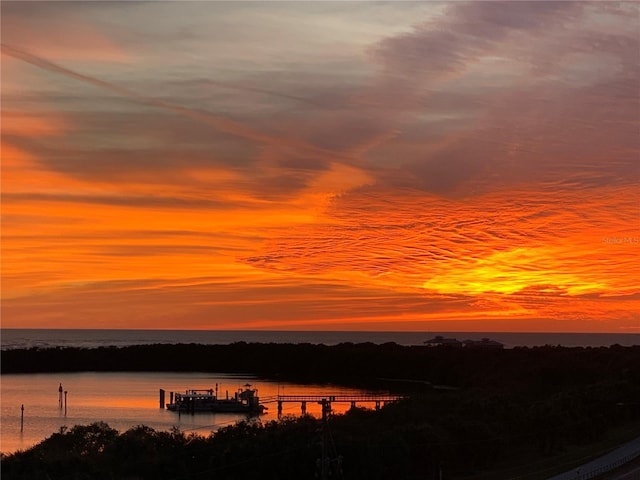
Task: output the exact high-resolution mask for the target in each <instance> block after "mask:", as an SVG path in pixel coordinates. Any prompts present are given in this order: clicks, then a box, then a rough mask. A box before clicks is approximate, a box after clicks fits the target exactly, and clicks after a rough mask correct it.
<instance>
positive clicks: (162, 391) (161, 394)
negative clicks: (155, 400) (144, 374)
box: [160, 388, 164, 408]
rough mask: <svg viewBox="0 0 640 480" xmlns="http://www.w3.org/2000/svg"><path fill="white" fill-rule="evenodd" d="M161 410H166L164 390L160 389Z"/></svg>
mask: <svg viewBox="0 0 640 480" xmlns="http://www.w3.org/2000/svg"><path fill="white" fill-rule="evenodd" d="M160 408H164V390H163V389H162V388H161V389H160Z"/></svg>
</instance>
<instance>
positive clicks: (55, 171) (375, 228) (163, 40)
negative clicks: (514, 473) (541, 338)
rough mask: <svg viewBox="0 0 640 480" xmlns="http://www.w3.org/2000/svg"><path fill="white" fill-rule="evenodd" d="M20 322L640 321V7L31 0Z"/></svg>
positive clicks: (19, 92)
mask: <svg viewBox="0 0 640 480" xmlns="http://www.w3.org/2000/svg"><path fill="white" fill-rule="evenodd" d="M1 8H2V145H1V148H2V150H1V153H2V164H1V169H2V171H1V173H2V179H1V180H2V185H1V187H2V244H1V250H2V252H1V253H2V285H1V288H2V327H3V328H135V329H144V328H148V329H168V328H176V329H231V330H241V329H274V330H278V329H280V330H286V329H291V330H296V329H310V330H314V329H317V330H322V329H324V330H379V329H383V330H429V329H431V330H436V329H438V330H441V331H497V330H500V331H514V332H518V331H556V332H561V331H566V332H629V333H638V332H640V274H639V273H638V272H640V135H639V132H640V121H639V120H640V114H639V112H640V94H639V90H638V86H639V85H640V63H639V62H638V58H637V53H638V51H639V50H640V34H639V32H638V29H637V24H638V21H639V20H640V7H639V6H638V5H637V4H633V3H610V2H606V3H598V2H594V3H589V2H581V3H577V4H574V3H568V2H506V3H499V2H470V3H462V2H451V3H430V2H407V3H399V2H392V3H384V4H379V3H373V2H372V3H368V2H364V3H355V2H343V3H342V2H330V3H325V2H301V3H287V4H284V3H276V2H264V3H245V2H240V3H233V2H229V3H227V2H194V3H189V2H187V3H182V2H162V3H144V2H140V3H138V2H126V3H117V4H115V3H114V4H110V3H108V2H73V3H65V2H55V1H54V2H44V3H35V2H11V1H5V2H2V4H1Z"/></svg>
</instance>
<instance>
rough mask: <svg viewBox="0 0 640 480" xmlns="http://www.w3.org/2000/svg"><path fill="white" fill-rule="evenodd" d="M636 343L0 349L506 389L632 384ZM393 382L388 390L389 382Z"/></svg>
mask: <svg viewBox="0 0 640 480" xmlns="http://www.w3.org/2000/svg"><path fill="white" fill-rule="evenodd" d="M639 365H640V347H620V346H612V347H608V348H607V347H603V348H563V347H538V348H516V349H509V350H483V349H451V348H441V347H436V348H433V347H423V346H415V347H411V346H401V345H397V344H395V343H389V344H383V345H375V344H371V343H362V344H351V343H344V344H339V345H334V346H325V345H313V344H263V343H244V342H240V343H234V344H230V345H199V344H180V345H137V346H129V347H119V348H118V347H102V348H95V349H85V348H44V349H43V348H32V349H25V350H9V351H3V352H2V362H1V369H2V373H3V374H7V373H36V372H39V373H44V372H76V371H200V372H219V373H250V374H254V375H256V376H259V377H264V378H281V379H285V380H291V381H296V382H301V383H304V382H334V383H346V384H349V385H353V386H362V387H372V388H374V387H379V386H384V387H387V388H389V387H391V388H397V387H400V386H403V387H404V388H410V389H413V388H416V386H418V385H420V383H415V382H406V383H405V384H403V383H402V382H391V383H384V382H383V381H381V380H380V379H406V380H419V381H427V382H430V383H432V384H436V385H438V384H439V385H450V386H456V387H462V388H469V387H491V388H498V387H501V386H502V387H506V388H508V389H509V390H512V391H513V390H514V389H516V390H517V389H519V388H520V387H522V388H525V389H526V390H533V391H538V392H542V391H552V390H554V389H557V388H559V387H566V386H569V385H580V384H589V383H593V382H597V381H600V380H601V379H603V378H614V377H615V378H617V377H619V376H620V375H625V376H626V378H629V379H633V380H635V381H638V382H640V367H639ZM394 385H395V387H394Z"/></svg>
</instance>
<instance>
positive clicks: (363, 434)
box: [2, 343, 640, 480]
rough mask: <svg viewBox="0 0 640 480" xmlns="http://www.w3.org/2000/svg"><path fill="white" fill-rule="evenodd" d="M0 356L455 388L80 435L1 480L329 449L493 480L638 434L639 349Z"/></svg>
mask: <svg viewBox="0 0 640 480" xmlns="http://www.w3.org/2000/svg"><path fill="white" fill-rule="evenodd" d="M2 355H3V357H2V360H3V361H2V370H3V373H6V372H9V371H11V372H16V371H19V370H22V371H36V370H37V371H61V370H63V371H71V370H114V369H115V370H158V369H165V370H208V371H215V372H249V373H255V374H258V375H264V376H273V375H276V374H277V375H281V376H285V377H287V378H291V379H296V378H300V379H306V380H309V381H322V380H330V381H336V379H338V380H339V381H341V382H344V383H345V384H362V383H365V384H371V385H376V384H377V383H378V382H379V380H377V379H379V378H381V377H382V378H385V377H386V378H396V379H397V378H403V379H408V380H422V381H430V382H433V383H434V384H447V385H452V386H456V387H459V388H457V389H452V390H439V389H433V390H429V389H424V388H423V389H419V388H415V389H414V391H413V393H412V394H411V395H410V396H409V397H408V398H406V399H405V400H403V401H400V402H397V403H394V404H390V405H387V406H385V407H384V408H382V409H381V410H380V411H372V410H362V409H354V410H352V411H350V412H349V413H348V414H346V415H340V416H332V417H331V418H330V420H329V422H328V424H327V425H323V422H322V421H321V420H318V419H313V418H309V417H302V418H298V419H285V420H284V421H281V422H269V423H266V424H265V425H260V424H250V423H242V424H239V425H237V426H233V427H228V428H225V429H222V430H220V431H218V432H216V433H214V434H212V435H211V436H209V437H206V438H205V437H200V436H193V435H184V434H182V433H180V432H178V431H173V432H156V431H153V430H151V429H149V428H147V427H143V426H140V427H137V428H134V429H131V430H129V431H127V432H122V433H118V432H116V431H115V430H113V429H111V428H109V427H108V426H107V425H104V424H93V425H88V426H76V427H73V428H72V429H70V430H69V431H66V432H63V433H57V434H54V435H53V436H51V437H50V438H48V439H47V440H45V441H44V442H42V443H41V444H39V445H37V446H35V447H33V448H31V449H29V450H27V451H26V452H19V453H17V454H14V455H9V456H6V457H5V458H3V461H2V476H3V479H27V478H28V479H34V480H37V479H49V478H50V479H69V480H71V479H90V478H91V479H105V480H106V479H120V478H127V479H179V478H182V479H200V478H219V479H237V480H241V479H242V480H244V479H267V480H268V479H296V480H297V479H302V478H319V477H316V475H317V474H318V472H319V467H318V463H317V462H318V459H319V458H320V457H321V450H322V448H321V444H322V438H323V437H324V438H325V445H326V451H327V452H329V454H330V455H328V456H329V458H331V459H332V460H331V466H332V469H333V475H332V476H330V477H329V478H348V479H354V480H359V479H367V480H386V479H389V480H391V479H393V480H404V479H406V480H409V479H414V478H420V479H439V478H443V479H470V478H478V477H479V476H481V478H483V479H495V480H500V479H506V478H513V477H514V476H518V475H522V474H523V473H528V472H533V471H536V470H537V469H541V468H542V467H536V465H540V464H538V463H537V462H539V461H541V460H548V459H553V458H556V457H558V455H560V454H562V453H563V452H565V451H567V449H570V448H573V446H575V445H585V444H591V443H594V442H598V441H601V440H603V439H606V438H607V435H608V434H609V433H610V432H611V431H612V430H611V429H612V428H614V427H625V426H627V427H629V426H632V427H633V426H636V427H640V408H639V407H640V347H612V348H596V349H591V348H587V349H583V348H570V349H569V348H559V347H544V348H534V349H514V350H504V351H474V350H469V351H465V350H463V349H459V350H451V349H446V348H426V347H401V346H397V345H393V344H388V345H381V346H375V345H371V344H362V345H337V346H333V347H325V346H314V345H249V344H242V343H241V344H234V345H227V346H199V345H187V346H159V345H156V346H145V347H127V348H118V349H115V348H114V349H109V348H105V349H95V350H83V349H55V350H29V351H13V352H3V354H2ZM147 356H150V357H151V360H150V359H149V358H146V357H147ZM229 356H230V358H228V357H229ZM107 359H108V360H107ZM7 360H8V361H7ZM78 362H82V363H78ZM102 362H106V363H102ZM78 365H81V366H82V368H78ZM18 366H20V368H17V367H18ZM391 384H393V385H403V388H405V389H410V388H411V387H412V386H415V387H418V386H420V385H422V384H421V383H419V382H406V383H405V384H401V383H398V382H392V383H390V385H391ZM418 390H422V391H418ZM338 459H339V460H338ZM338 465H339V466H340V469H341V471H342V473H343V476H342V477H340V476H337V468H338ZM514 465H515V466H517V465H531V469H530V470H526V468H525V470H524V471H523V470H522V469H521V470H520V471H519V472H518V473H517V474H515V473H514V471H513V470H508V468H511V467H513V466H514ZM440 475H442V477H440ZM547 477H548V475H546V476H545V474H543V473H542V474H540V475H538V476H537V477H536V476H532V477H525V478H527V479H532V478H547Z"/></svg>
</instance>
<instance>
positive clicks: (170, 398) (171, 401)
mask: <svg viewBox="0 0 640 480" xmlns="http://www.w3.org/2000/svg"><path fill="white" fill-rule="evenodd" d="M169 403H173V392H169Z"/></svg>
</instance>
